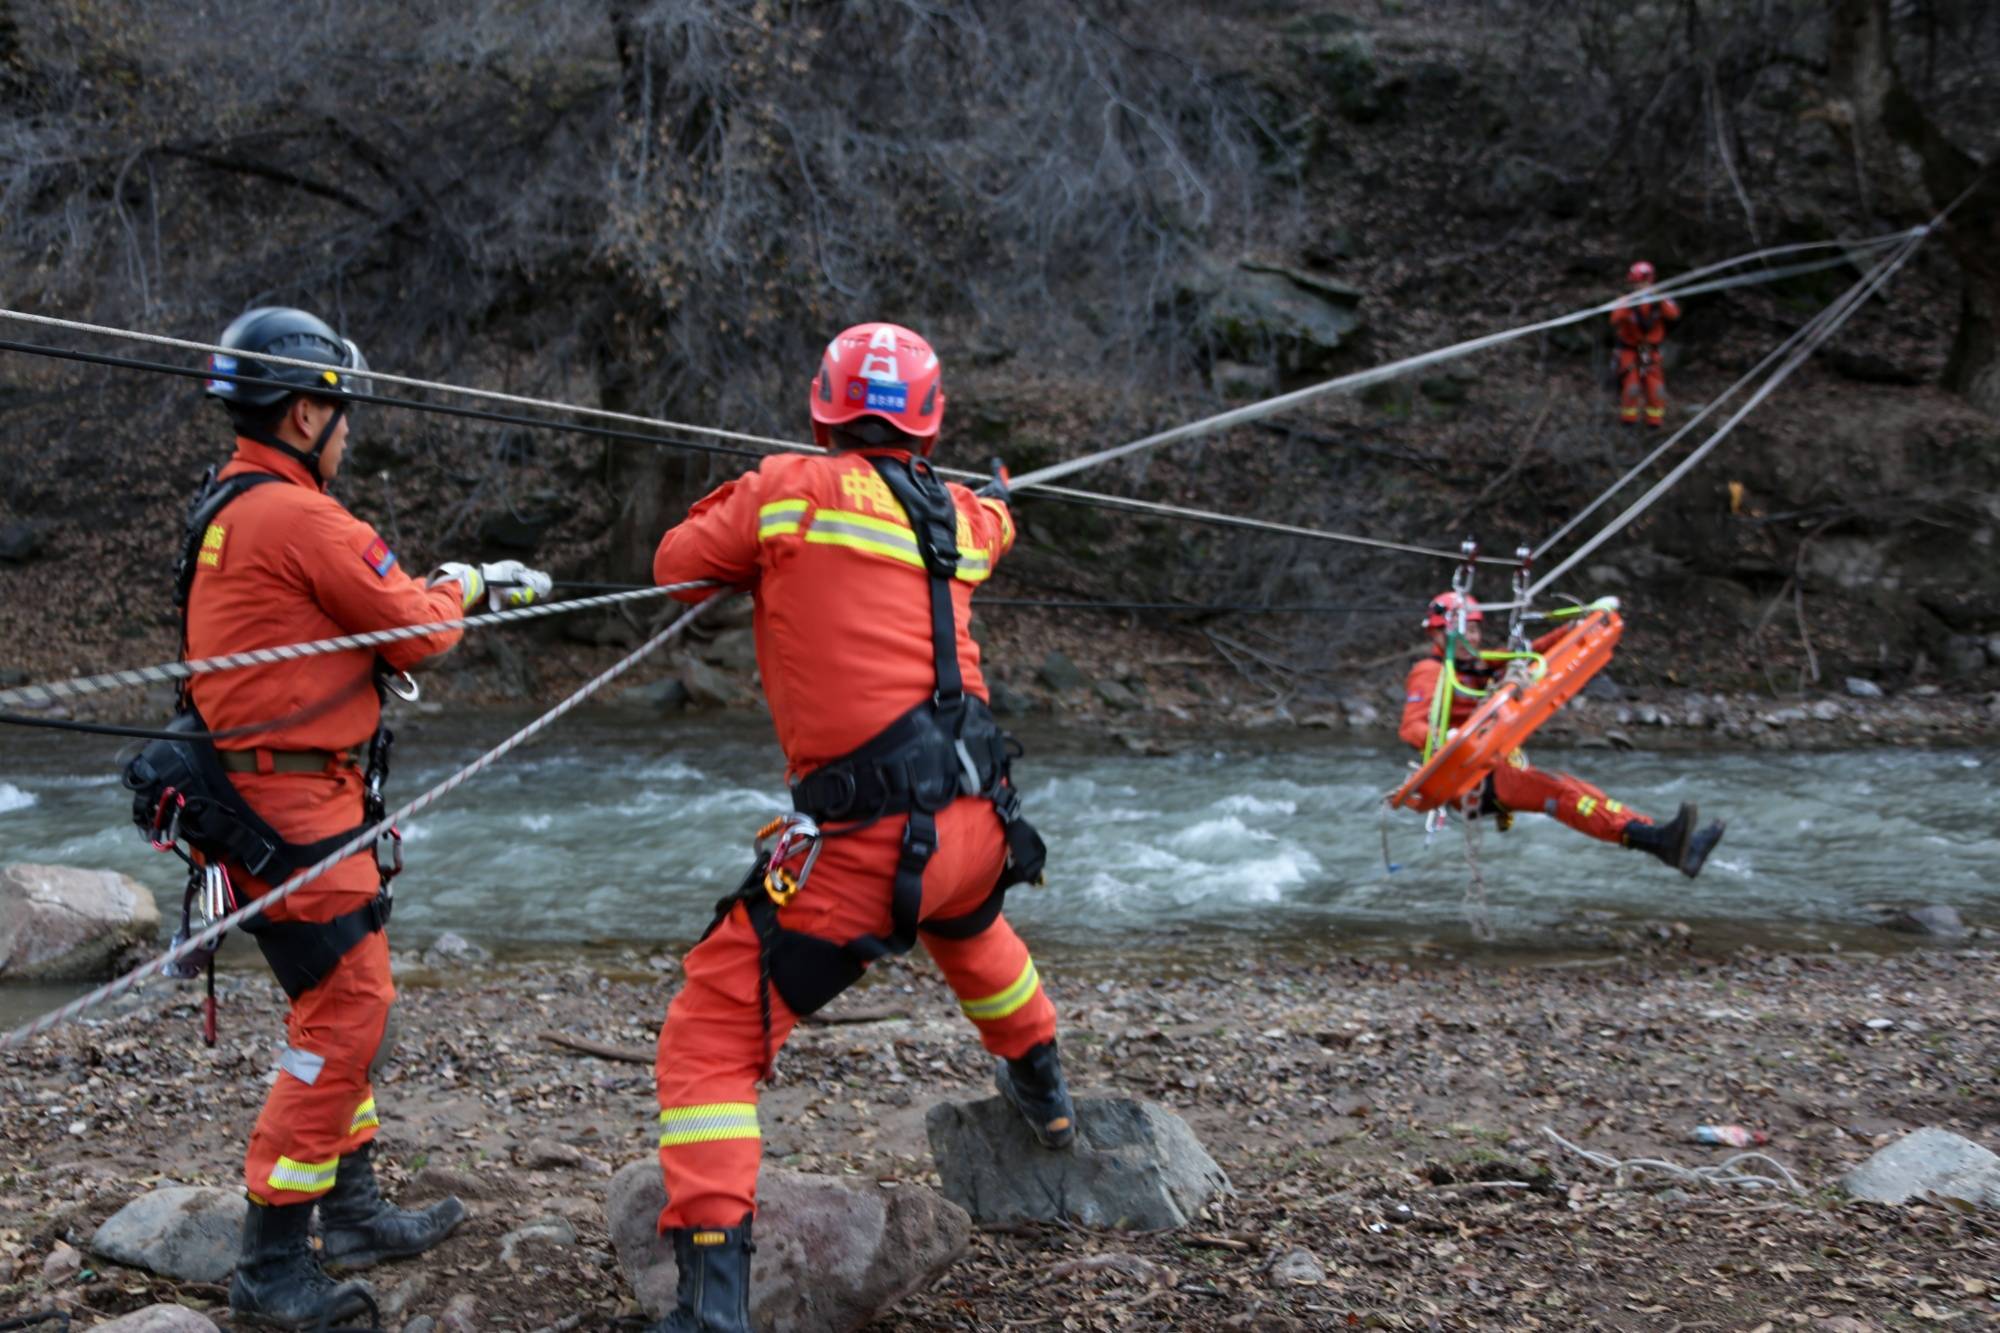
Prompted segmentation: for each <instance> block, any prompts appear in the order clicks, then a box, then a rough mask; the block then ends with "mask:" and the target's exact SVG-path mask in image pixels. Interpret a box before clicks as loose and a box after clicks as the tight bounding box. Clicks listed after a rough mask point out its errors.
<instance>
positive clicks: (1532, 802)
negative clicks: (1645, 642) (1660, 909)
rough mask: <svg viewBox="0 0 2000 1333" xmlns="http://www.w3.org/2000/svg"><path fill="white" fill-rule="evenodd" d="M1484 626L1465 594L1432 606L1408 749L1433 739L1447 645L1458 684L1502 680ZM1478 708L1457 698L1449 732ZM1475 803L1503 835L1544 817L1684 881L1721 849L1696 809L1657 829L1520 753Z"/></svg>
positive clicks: (1405, 734) (1541, 649)
mask: <svg viewBox="0 0 2000 1333" xmlns="http://www.w3.org/2000/svg"><path fill="white" fill-rule="evenodd" d="M1607 605H1615V603H1607ZM1461 610H1462V611H1463V613H1464V622H1463V624H1464V632H1463V634H1462V635H1453V634H1452V633H1451V632H1450V631H1451V629H1452V626H1453V622H1454V621H1455V620H1456V619H1457V618H1458V616H1459V614H1460V612H1461ZM1485 618H1486V617H1485V613H1484V612H1483V611H1481V610H1480V609H1479V604H1478V603H1477V602H1474V601H1472V600H1471V599H1470V598H1469V597H1467V596H1466V595H1465V594H1463V593H1460V592H1457V591H1450V592H1441V593H1439V594H1438V595H1437V596H1436V597H1434V598H1432V599H1431V604H1430V607H1429V609H1428V610H1427V612H1426V613H1425V616H1424V628H1425V630H1426V631H1428V633H1429V635H1430V642H1431V652H1430V656H1428V657H1424V658H1420V659H1418V660H1417V662H1416V663H1415V664H1414V665H1412V666H1411V667H1410V674H1409V678H1408V679H1407V680H1406V681H1405V682H1404V688H1403V723H1402V726H1401V728H1400V729H1399V730H1398V733H1397V734H1399V735H1400V736H1401V737H1402V738H1403V740H1404V741H1405V742H1406V743H1408V744H1410V745H1414V746H1416V747H1417V749H1419V750H1422V749H1423V748H1424V746H1425V743H1426V742H1427V741H1428V740H1429V739H1430V727H1431V703H1432V700H1433V699H1435V698H1436V696H1437V691H1438V689H1439V688H1440V686H1441V683H1442V679H1443V677H1444V666H1445V651H1446V644H1447V643H1448V642H1449V641H1450V640H1451V639H1453V638H1456V639H1457V642H1458V648H1459V651H1458V654H1457V656H1456V659H1455V660H1454V663H1453V671H1454V674H1455V676H1456V677H1457V679H1458V680H1460V681H1462V682H1464V683H1465V684H1466V685H1469V686H1470V687H1472V689H1474V690H1479V691H1482V692H1483V691H1485V690H1487V689H1488V688H1490V687H1491V686H1492V685H1493V684H1494V683H1495V682H1496V681H1497V680H1498V679H1499V677H1500V671H1499V667H1498V664H1496V663H1494V662H1490V661H1487V660H1485V659H1483V658H1481V657H1480V655H1479V639H1480V623H1481V622H1482V621H1483V620H1484V619H1485ZM1574 628H1575V627H1574V626H1568V625H1566V626H1564V627H1563V628H1561V629H1558V630H1554V631H1551V632H1550V633H1548V634H1545V635H1543V636H1542V637H1541V638H1539V639H1537V640H1535V642H1534V644H1533V645H1532V648H1533V650H1534V651H1535V652H1537V653H1546V652H1548V651H1549V650H1550V649H1551V648H1552V647H1554V646H1555V644H1556V641H1557V640H1559V639H1561V638H1562V637H1563V636H1564V635H1565V634H1568V633H1570V632H1571V630H1572V629H1574ZM1479 702H1480V700H1479V698H1478V697H1477V696H1476V695H1473V694H1470V693H1466V694H1454V696H1453V698H1452V701H1451V722H1450V725H1452V726H1460V725H1462V724H1463V723H1464V722H1465V721H1466V719H1467V718H1469V717H1471V716H1472V713H1473V710H1474V709H1475V708H1477V707H1478V705H1479ZM1480 801H1481V805H1482V806H1483V807H1484V809H1485V811H1486V812H1489V813H1493V814H1497V815H1498V816H1499V817H1500V818H1501V820H1502V821H1503V822H1502V824H1501V827H1502V828H1505V827H1506V826H1507V823H1509V822H1511V821H1512V817H1513V816H1514V815H1516V814H1522V813H1529V814H1534V813H1539V814H1545V815H1548V816H1550V817H1551V818H1553V819H1555V820H1556V821H1557V822H1558V823H1561V824H1565V825H1567V826H1569V827H1570V828H1573V829H1575V830H1576V831H1577V832H1579V833H1582V834H1585V835H1587V836H1589V837H1592V838H1596V839H1597V840H1598V841H1599V842H1615V843H1617V844H1618V845H1619V846H1621V847H1630V848H1632V849H1634V850H1635V851H1641V852H1645V853H1646V854H1647V855H1649V856H1652V857H1654V858H1656V859H1657V860H1659V861H1661V862H1663V863H1665V864H1667V865H1670V866H1672V867H1674V868H1675V869H1676V870H1678V871H1680V872H1681V873H1682V874H1683V875H1686V876H1687V877H1688V878H1689V879H1693V878H1694V877H1695V876H1696V875H1699V874H1700V873H1701V867H1702V863H1703V862H1705V861H1706V860H1708V854H1709V853H1710V852H1712V851H1714V850H1715V845H1716V843H1718V842H1720V841H1722V832H1723V827H1724V826H1723V825H1722V824H1721V823H1719V822H1718V823H1712V824H1709V825H1708V826H1707V827H1705V828H1704V827H1700V815H1699V812H1698V811H1697V810H1696V808H1695V806H1694V804H1693V802H1683V803H1682V805H1681V808H1680V810H1679V812H1678V813H1677V814H1675V816H1674V817H1673V819H1672V820H1670V821H1668V822H1667V823H1665V824H1656V823H1654V822H1653V821H1652V820H1651V819H1649V818H1647V817H1646V816H1645V815H1642V814H1640V813H1639V812H1638V811H1637V810H1634V809H1632V808H1631V807H1630V806H1628V805H1626V804H1624V803H1623V802H1621V801H1615V800H1613V799H1612V798H1611V797H1609V796H1606V795H1605V794H1604V793H1603V792H1602V791H1600V790H1598V789H1597V788H1596V787H1593V786H1591V785H1590V784H1589V783H1588V782H1585V781H1584V780H1583V779H1581V778H1577V777H1572V776H1570V775H1569V774H1567V773H1545V772H1543V771H1542V770H1541V769H1539V768H1534V767H1532V766H1530V765H1529V763H1528V756H1527V755H1526V753H1524V752H1523V751H1520V750H1515V751H1513V752H1512V753H1510V754H1508V755H1507V756H1506V757H1505V758H1504V759H1502V760H1501V762H1500V764H1499V766H1498V767H1497V768H1495V769H1494V770H1493V773H1492V776H1490V777H1489V778H1487V780H1486V783H1485V786H1484V788H1483V789H1482V791H1481V793H1480Z"/></svg>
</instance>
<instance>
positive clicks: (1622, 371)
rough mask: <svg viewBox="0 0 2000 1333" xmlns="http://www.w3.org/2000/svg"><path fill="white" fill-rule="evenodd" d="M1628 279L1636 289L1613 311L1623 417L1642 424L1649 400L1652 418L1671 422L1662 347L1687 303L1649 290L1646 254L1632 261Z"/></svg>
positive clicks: (1649, 421) (1627, 421)
mask: <svg viewBox="0 0 2000 1333" xmlns="http://www.w3.org/2000/svg"><path fill="white" fill-rule="evenodd" d="M1625 280H1626V282H1627V283H1628V284H1629V285H1630V287H1631V289H1632V291H1631V294H1630V295H1629V296H1628V297H1627V298H1626V299H1625V302H1624V303H1623V304H1621V305H1619V306H1618V308H1617V309H1615V310H1613V311H1612V312H1611V333H1612V336H1613V337H1615V338H1616V339H1617V340H1618V419H1619V420H1620V421H1622V422H1624V423H1625V424H1626V425H1628V426H1635V425H1637V424H1638V423H1639V406H1640V403H1641V402H1642V401H1643V402H1644V404H1645V412H1646V424H1647V425H1648V426H1665V425H1666V424H1667V372H1666V367H1665V366H1663V365H1662V364H1661V362H1660V347H1661V344H1663V343H1665V342H1666V340H1667V325H1668V324H1670V323H1672V322H1673V321H1674V320H1677V319H1679V318H1680V317H1681V308H1680V305H1679V304H1678V303H1676V302H1674V301H1671V300H1668V299H1667V298H1665V297H1659V296H1650V295H1648V293H1649V292H1650V291H1651V289H1652V286H1653V266H1652V265H1651V264H1649V263H1647V262H1646V261H1645V260H1643V259H1641V260H1640V261H1639V262H1637V263H1636V264H1634V265H1632V267H1631V268H1630V269H1628V270H1627V271H1626V274H1625Z"/></svg>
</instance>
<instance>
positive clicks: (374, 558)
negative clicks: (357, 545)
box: [361, 537, 396, 578]
mask: <svg viewBox="0 0 2000 1333" xmlns="http://www.w3.org/2000/svg"><path fill="white" fill-rule="evenodd" d="M361 558H362V560H364V561H366V562H367V565H368V568H370V569H372V570H374V571H375V573H376V575H377V576H378V577H380V578H387V577H388V576H389V571H390V570H392V569H394V568H395V567H396V553H395V552H394V551H392V550H390V549H389V543H387V542H385V541H383V540H382V539H381V538H380V537H377V538H376V539H375V540H374V541H372V542H369V543H368V549H367V550H365V551H363V552H362V553H361Z"/></svg>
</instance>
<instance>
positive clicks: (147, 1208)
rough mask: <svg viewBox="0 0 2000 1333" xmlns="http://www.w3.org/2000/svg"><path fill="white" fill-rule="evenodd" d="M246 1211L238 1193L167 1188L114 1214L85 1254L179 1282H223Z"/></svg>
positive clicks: (231, 1268) (232, 1262)
mask: <svg viewBox="0 0 2000 1333" xmlns="http://www.w3.org/2000/svg"><path fill="white" fill-rule="evenodd" d="M248 1207H249V1205H248V1204H246V1203H245V1202H244V1201H243V1192H242V1191H241V1190H225V1189H206V1188H199V1187H195V1186H189V1185H169V1186H167V1187H165V1188H163V1189H156V1190H154V1191H152V1192H151V1193H150V1194H142V1195H140V1196H139V1197H138V1198H136V1199H134V1200H132V1202H130V1203H128V1204H126V1205H125V1206H124V1207H123V1208H120V1209H119V1210H118V1211H117V1212H115V1213H113V1214H112V1215H111V1216H110V1218H109V1219H108V1220H106V1222H105V1223H104V1225H103V1226H101V1227H99V1228H98V1229H97V1234H96V1235H94V1236H92V1237H91V1238H90V1252H91V1253H92V1254H95V1255H97V1256H98V1257H99V1258H102V1259H109V1260H111V1262H113V1263H118V1264H124V1265H125V1266H127V1267H128V1268H143V1269H145V1270H146V1271H147V1272H149V1273H158V1274H159V1275H160V1276H161V1277H170V1278H177V1279H179V1280H180V1281H182V1282H227V1281H228V1280H229V1274H230V1273H231V1272H232V1271H234V1269H235V1268H236V1250H237V1244H238V1241H239V1240H240V1239H241V1237H242V1234H243V1214H244V1211H245V1210H246V1209H247V1208H248Z"/></svg>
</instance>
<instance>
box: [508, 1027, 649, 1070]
mask: <svg viewBox="0 0 2000 1333" xmlns="http://www.w3.org/2000/svg"><path fill="white" fill-rule="evenodd" d="M536 1036H537V1038H538V1039H539V1040H541V1041H545V1042H547V1043H548V1044H549V1045H551V1046H562V1047H566V1048H568V1049H569V1050H572V1051H581V1052H582V1053H583V1054H585V1055H594V1056H596V1057H597V1058H598V1059H600V1060H617V1061H620V1062H622V1063H624V1064H628V1065H650V1064H652V1063H653V1052H651V1051H642V1050H639V1049H638V1048H637V1047H633V1046H610V1045H607V1044H605V1043H604V1042H601V1041H586V1040H585V1039H584V1038H582V1037H572V1036H569V1035H568V1034H567V1033H562V1032H541V1033H537V1034H536Z"/></svg>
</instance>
